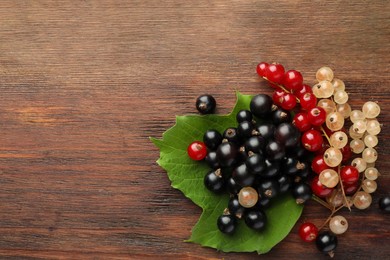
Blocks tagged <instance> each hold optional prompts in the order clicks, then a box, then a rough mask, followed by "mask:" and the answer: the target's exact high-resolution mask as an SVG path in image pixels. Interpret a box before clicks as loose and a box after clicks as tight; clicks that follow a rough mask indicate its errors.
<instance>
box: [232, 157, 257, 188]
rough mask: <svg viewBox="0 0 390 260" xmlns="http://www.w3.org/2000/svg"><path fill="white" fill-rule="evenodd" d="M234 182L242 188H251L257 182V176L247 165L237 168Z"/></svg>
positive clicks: (233, 175) (243, 164)
mask: <svg viewBox="0 0 390 260" xmlns="http://www.w3.org/2000/svg"><path fill="white" fill-rule="evenodd" d="M232 177H233V179H234V181H235V182H236V183H237V184H238V185H240V186H241V187H246V186H251V185H252V184H253V182H254V181H255V176H254V174H252V173H251V172H250V171H249V169H248V167H247V166H246V164H245V163H242V164H240V165H239V166H237V167H236V168H235V169H234V170H233V173H232Z"/></svg>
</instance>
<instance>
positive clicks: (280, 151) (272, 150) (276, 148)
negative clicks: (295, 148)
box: [265, 141, 285, 161]
mask: <svg viewBox="0 0 390 260" xmlns="http://www.w3.org/2000/svg"><path fill="white" fill-rule="evenodd" d="M265 151H266V153H267V156H268V159H270V160H273V161H274V160H280V159H282V158H283V157H284V155H285V148H284V146H283V145H282V144H280V143H278V142H275V141H270V142H268V144H267V145H266V147H265Z"/></svg>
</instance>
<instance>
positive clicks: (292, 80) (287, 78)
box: [283, 70, 303, 91]
mask: <svg viewBox="0 0 390 260" xmlns="http://www.w3.org/2000/svg"><path fill="white" fill-rule="evenodd" d="M302 84H303V77H302V74H301V73H300V72H299V71H296V70H288V71H286V73H285V75H284V79H283V85H284V86H285V87H286V88H288V89H291V90H293V91H294V90H295V91H297V90H300V89H301V88H302Z"/></svg>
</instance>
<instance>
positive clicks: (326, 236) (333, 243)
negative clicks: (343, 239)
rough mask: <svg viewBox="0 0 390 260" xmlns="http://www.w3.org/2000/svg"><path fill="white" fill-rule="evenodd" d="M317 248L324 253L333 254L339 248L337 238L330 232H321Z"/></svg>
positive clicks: (317, 239) (317, 240)
mask: <svg viewBox="0 0 390 260" xmlns="http://www.w3.org/2000/svg"><path fill="white" fill-rule="evenodd" d="M316 246H317V249H318V250H319V251H321V252H323V253H331V252H333V251H334V250H335V249H336V247H337V237H336V236H335V235H333V234H332V233H330V232H329V231H324V232H321V233H319V234H318V236H317V238H316Z"/></svg>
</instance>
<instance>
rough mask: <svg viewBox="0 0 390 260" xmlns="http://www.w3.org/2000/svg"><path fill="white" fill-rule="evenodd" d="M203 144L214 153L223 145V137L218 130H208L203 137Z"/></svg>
mask: <svg viewBox="0 0 390 260" xmlns="http://www.w3.org/2000/svg"><path fill="white" fill-rule="evenodd" d="M203 143H204V144H205V145H206V146H207V148H209V149H210V150H213V151H214V150H216V149H217V148H218V146H219V145H220V144H221V143H222V135H221V134H220V133H219V132H218V131H217V130H214V129H210V130H207V131H206V132H205V133H204V135H203Z"/></svg>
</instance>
